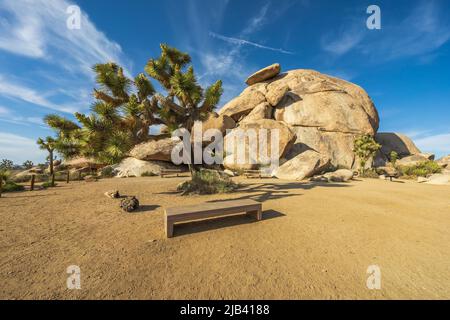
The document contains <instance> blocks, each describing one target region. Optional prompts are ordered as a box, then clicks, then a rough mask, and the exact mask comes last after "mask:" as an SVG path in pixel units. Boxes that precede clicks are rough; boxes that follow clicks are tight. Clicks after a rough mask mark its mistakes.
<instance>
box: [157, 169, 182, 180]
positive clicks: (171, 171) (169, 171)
mask: <svg viewBox="0 0 450 320" xmlns="http://www.w3.org/2000/svg"><path fill="white" fill-rule="evenodd" d="M180 173H183V171H181V169H164V168H161V171H160V172H159V175H160V176H161V178H164V176H169V175H173V174H176V175H177V177H178V175H179V174H180Z"/></svg>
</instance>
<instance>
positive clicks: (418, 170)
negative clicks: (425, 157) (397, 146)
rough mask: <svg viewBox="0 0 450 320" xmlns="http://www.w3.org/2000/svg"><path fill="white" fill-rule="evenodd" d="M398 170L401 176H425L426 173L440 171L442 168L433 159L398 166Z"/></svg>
mask: <svg viewBox="0 0 450 320" xmlns="http://www.w3.org/2000/svg"><path fill="white" fill-rule="evenodd" d="M398 169H399V171H400V173H401V175H402V176H407V177H408V176H409V177H427V176H428V175H431V174H435V173H441V171H442V168H441V167H440V166H439V164H437V163H436V162H435V161H431V160H430V161H426V162H421V163H419V164H417V165H414V166H400V167H399V168H398Z"/></svg>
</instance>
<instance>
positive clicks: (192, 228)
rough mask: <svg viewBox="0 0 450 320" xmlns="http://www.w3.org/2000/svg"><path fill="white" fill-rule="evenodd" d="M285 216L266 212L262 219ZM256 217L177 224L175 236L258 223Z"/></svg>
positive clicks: (221, 218)
mask: <svg viewBox="0 0 450 320" xmlns="http://www.w3.org/2000/svg"><path fill="white" fill-rule="evenodd" d="M284 216H285V214H283V213H281V212H278V211H275V210H266V211H263V213H262V217H263V218H262V219H263V221H264V220H270V219H275V218H281V217H284ZM257 222H258V221H257V220H256V218H255V215H246V214H242V213H241V214H237V215H232V216H225V217H220V218H212V219H207V220H200V221H192V222H187V223H181V224H176V225H175V228H174V236H181V235H188V234H193V233H200V232H205V231H210V230H216V229H223V228H228V227H233V226H237V225H242V224H251V223H257Z"/></svg>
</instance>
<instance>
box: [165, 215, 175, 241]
mask: <svg viewBox="0 0 450 320" xmlns="http://www.w3.org/2000/svg"><path fill="white" fill-rule="evenodd" d="M164 224H165V228H166V238H172V237H173V222H170V221H167V218H166V220H165V223H164Z"/></svg>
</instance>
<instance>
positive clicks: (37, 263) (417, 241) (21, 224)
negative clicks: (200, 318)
mask: <svg viewBox="0 0 450 320" xmlns="http://www.w3.org/2000/svg"><path fill="white" fill-rule="evenodd" d="M182 180H183V178H166V179H161V178H159V177H149V178H129V179H109V180H102V181H99V182H96V183H84V182H83V183H78V182H75V183H71V184H70V185H65V184H61V186H60V187H57V188H55V189H49V190H46V191H35V192H25V193H15V194H6V195H3V196H2V198H0V219H1V220H0V221H1V226H0V281H1V286H0V298H2V299H5V298H6V299H10V298H33V299H34V298H38V299H48V298H62V299H74V298H94V299H96V298H137V299H170V298H186V299H209V298H219V299H224V298H225V299H246V298H250V299H302V298H313V299H319V298H325V299H328V298H330V299H348V298H358V299H366V298H369V299H370V298H377V299H378V298H388V299H390V298H407V299H409V298H426V299H434V298H446V299H449V298H450V232H449V230H450V188H449V187H448V186H430V185H421V184H417V183H414V182H406V183H390V182H387V181H378V180H365V181H355V182H352V183H349V184H323V185H321V184H311V183H292V182H291V183H289V182H283V181H280V180H272V179H267V180H241V181H242V182H243V183H244V184H245V185H244V190H241V191H239V192H237V193H233V194H229V195H221V196H193V197H181V196H179V195H178V194H177V193H175V192H174V191H175V188H176V185H177V184H178V183H179V182H180V181H182ZM114 188H118V189H119V190H120V191H121V193H123V194H129V195H136V196H137V197H138V198H139V199H140V201H141V205H142V206H143V208H142V210H141V211H140V212H137V213H133V214H126V213H123V212H121V211H120V210H119V209H118V202H117V201H116V200H111V199H108V198H106V197H105V196H104V195H103V193H104V192H105V191H107V190H109V189H114ZM229 198H252V199H254V200H257V201H263V209H264V210H265V212H264V220H263V221H261V222H254V220H252V218H250V217H245V216H234V217H227V218H220V219H215V220H212V221H204V222H196V223H189V224H185V225H181V226H177V227H175V235H176V237H175V238H172V239H169V240H166V239H165V238H164V232H163V207H167V206H177V205H185V204H197V203H201V202H206V201H214V200H218V199H229ZM69 265H78V266H80V268H81V286H82V289H81V290H68V289H67V288H66V279H67V277H68V274H66V268H67V267H68V266H69ZM369 265H378V266H379V267H380V269H381V273H382V282H381V284H382V289H381V290H368V289H367V287H366V279H367V277H368V274H366V270H367V268H368V266H369Z"/></svg>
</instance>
